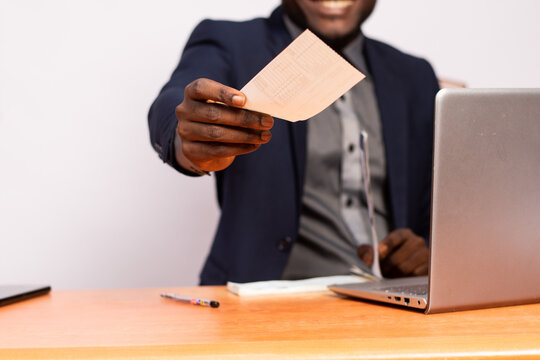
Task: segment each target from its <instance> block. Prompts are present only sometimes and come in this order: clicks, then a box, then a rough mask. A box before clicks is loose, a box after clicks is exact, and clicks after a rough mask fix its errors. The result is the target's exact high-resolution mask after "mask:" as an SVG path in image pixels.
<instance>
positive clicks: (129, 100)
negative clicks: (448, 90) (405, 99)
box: [0, 0, 540, 289]
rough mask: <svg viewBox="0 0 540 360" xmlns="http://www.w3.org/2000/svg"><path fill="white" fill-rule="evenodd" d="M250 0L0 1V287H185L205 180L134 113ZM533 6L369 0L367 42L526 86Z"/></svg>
mask: <svg viewBox="0 0 540 360" xmlns="http://www.w3.org/2000/svg"><path fill="white" fill-rule="evenodd" d="M278 3H279V1H278V0H274V1H253V0H242V1H240V0H232V1H220V0H207V1H189V2H188V1H182V0H174V1H173V0H154V1H133V0H132V1H128V0H106V1H105V0H100V1H96V0H92V1H89V0H79V1H73V0H71V1H69V0H64V1H62V0H48V1H38V0H12V1H8V0H0V284H1V283H22V282H26V283H49V284H52V285H53V287H55V288H57V289H62V288H109V287H119V288H121V287H149V286H186V285H195V284H196V283H197V281H198V272H199V270H200V268H201V265H202V262H203V260H204V257H205V256H206V252H207V251H208V248H209V246H210V242H211V238H212V236H213V232H214V228H215V225H216V222H217V216H218V209H217V205H216V201H215V192H214V188H213V179H211V178H209V177H205V178H200V179H192V178H187V177H184V176H181V175H179V174H177V173H175V172H174V171H173V170H172V169H170V168H169V167H168V166H165V165H164V164H162V163H161V161H160V160H159V158H158V157H157V155H156V154H155V153H154V152H153V150H152V149H151V147H150V144H149V140H148V130H147V125H146V114H147V111H148V107H149V106H150V104H151V102H152V100H153V98H154V97H155V96H156V94H157V92H158V91H159V89H160V87H161V86H162V85H163V84H164V82H165V81H166V80H167V78H168V76H169V75H170V73H171V71H172V70H173V68H174V67H175V65H176V63H177V61H178V58H179V54H180V51H181V48H182V47H183V45H184V43H185V41H186V39H187V36H188V35H189V33H190V32H191V30H192V28H193V27H194V26H195V24H196V23H197V22H198V21H200V19H202V18H203V17H212V18H227V19H248V18H251V17H254V16H265V15H267V14H269V13H270V11H271V9H272V8H274V6H275V5H277V4H278ZM539 13H540V2H538V1H536V0H515V1H512V2H508V1H504V2H503V1H493V0H454V1H441V0H439V1H436V0H408V1H403V0H379V3H378V6H377V8H376V10H375V13H374V14H373V16H372V18H371V19H370V20H369V21H368V22H367V23H366V26H365V32H366V34H367V35H369V36H372V37H375V38H378V39H382V40H385V41H388V42H389V43H391V44H393V45H396V46H398V47H399V48H401V49H403V50H405V51H409V52H411V53H413V54H417V55H421V56H424V57H426V58H428V59H429V60H430V61H431V62H432V64H433V65H434V67H435V69H436V71H437V72H438V74H439V75H441V76H444V77H448V78H451V79H456V80H461V81H464V82H466V83H467V84H468V85H469V86H471V87H538V86H539V85H540V72H539V71H538V64H540V61H539V60H540V48H539V46H538V39H539V38H540V22H538V14H539Z"/></svg>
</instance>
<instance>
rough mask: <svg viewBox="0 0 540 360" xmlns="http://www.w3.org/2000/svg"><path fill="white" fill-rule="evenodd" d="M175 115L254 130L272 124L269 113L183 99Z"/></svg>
mask: <svg viewBox="0 0 540 360" xmlns="http://www.w3.org/2000/svg"><path fill="white" fill-rule="evenodd" d="M176 117H177V118H178V119H185V120H189V121H196V122H202V123H207V124H220V125H228V126H235V127H242V128H250V129H256V130H270V129H271V128H272V126H274V119H273V118H272V117H271V116H270V115H267V114H262V113H258V112H255V111H250V110H242V109H237V108H232V107H227V106H223V105H220V104H208V103H206V102H199V101H187V102H186V101H184V102H183V103H182V104H180V105H179V106H177V108H176Z"/></svg>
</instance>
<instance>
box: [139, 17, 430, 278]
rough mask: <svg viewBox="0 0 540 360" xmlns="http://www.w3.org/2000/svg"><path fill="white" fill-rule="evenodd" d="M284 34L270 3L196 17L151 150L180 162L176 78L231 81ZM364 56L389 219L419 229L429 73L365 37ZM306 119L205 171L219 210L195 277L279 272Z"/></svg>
mask: <svg viewBox="0 0 540 360" xmlns="http://www.w3.org/2000/svg"><path fill="white" fill-rule="evenodd" d="M290 42H291V37H290V35H289V33H288V32H287V30H286V28H285V25H284V23H283V20H282V13H281V9H280V8H278V9H276V10H275V11H274V12H273V13H272V15H271V17H270V18H268V19H262V18H261V19H254V20H251V21H246V22H231V21H212V20H204V21H202V22H201V23H200V24H199V25H198V26H197V27H196V28H195V30H194V31H193V33H192V35H191V37H190V39H189V40H188V42H187V45H186V47H185V49H184V52H183V55H182V58H181V60H180V63H179V65H178V67H177V68H176V70H175V71H174V73H173V74H172V76H171V79H170V80H169V82H168V83H167V84H166V85H165V86H164V87H163V89H162V90H161V92H160V94H159V96H158V97H157V99H156V100H155V101H154V103H153V105H152V107H151V109H150V112H149V116H148V121H149V127H150V138H151V142H152V146H153V147H154V149H155V150H156V151H157V152H158V154H159V155H160V157H161V159H162V160H163V161H165V162H167V163H169V164H170V165H171V166H173V167H174V168H176V169H177V170H179V171H182V169H180V168H179V167H178V165H177V164H176V161H175V157H174V144H173V141H174V135H175V129H176V125H177V120H176V117H175V114H174V110H175V107H176V106H177V105H178V104H180V103H181V102H182V100H183V95H184V88H185V86H186V85H188V84H189V83H190V82H191V81H193V80H195V79H197V78H201V77H205V78H209V79H212V80H216V81H218V82H220V83H223V84H225V85H228V86H231V87H233V88H236V89H240V88H242V87H243V86H244V85H245V84H246V83H247V82H248V81H249V80H250V79H251V78H252V77H253V76H254V75H255V74H256V73H257V72H259V70H261V69H262V68H263V67H264V66H265V65H266V64H267V63H268V62H269V61H270V60H271V59H272V58H274V57H275V56H276V55H277V54H278V53H279V52H280V51H281V50H283V49H284V48H285V47H286V46H287V45H288V44H289V43H290ZM364 56H365V57H366V61H367V63H368V66H369V70H370V72H371V74H372V76H373V81H374V85H375V92H376V97H377V101H378V107H379V111H380V116H381V121H382V129H383V136H384V142H385V149H386V156H387V166H388V183H389V188H388V191H389V195H390V201H391V204H390V208H391V224H392V227H393V228H398V227H409V228H411V229H412V230H413V231H415V232H416V233H417V234H420V235H422V236H424V237H427V235H428V231H429V209H430V195H431V194H430V192H431V163H432V148H433V144H432V142H433V116H434V99H435V94H436V92H437V91H438V89H439V87H438V83H437V79H436V77H435V74H434V72H433V70H432V68H431V66H430V65H429V64H428V63H427V62H426V61H425V60H422V59H419V58H416V57H413V56H410V55H406V54H404V53H402V52H400V51H398V50H396V49H394V48H392V47H390V46H388V45H386V44H383V43H381V42H378V41H375V40H372V39H369V38H367V39H366V41H365V47H364ZM306 126H309V121H302V122H299V123H290V122H287V121H283V120H281V119H276V120H275V124H274V127H273V129H272V140H271V141H270V142H269V143H267V144H265V145H263V146H261V147H260V148H259V149H258V150H257V151H255V152H253V153H251V154H247V155H242V156H238V157H237V158H236V159H235V161H234V162H233V163H232V165H231V166H229V167H228V168H227V169H225V170H223V171H220V172H217V173H216V174H215V178H216V185H217V194H218V201H219V205H220V207H221V217H220V220H219V225H218V228H217V232H216V235H215V239H214V242H213V245H212V248H211V250H210V254H209V255H208V257H207V259H206V263H205V265H204V268H203V270H202V272H201V278H200V280H201V284H203V285H205V284H224V283H225V282H227V281H235V282H247V281H257V280H270V279H279V278H280V276H281V273H282V271H283V268H284V267H285V264H286V263H287V259H288V255H289V252H290V249H291V247H292V245H293V244H294V241H295V239H296V237H297V233H298V223H299V215H300V203H301V198H302V191H303V184H304V172H305V171H304V170H305V163H306ZM182 172H184V171H182ZM184 173H185V172H184Z"/></svg>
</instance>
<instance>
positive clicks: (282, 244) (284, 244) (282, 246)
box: [276, 236, 292, 252]
mask: <svg viewBox="0 0 540 360" xmlns="http://www.w3.org/2000/svg"><path fill="white" fill-rule="evenodd" d="M291 246H292V238H291V237H290V236H285V237H284V238H283V239H281V240H279V241H278V243H277V246H276V247H277V249H278V250H279V251H281V252H287V251H289V250H290V249H291Z"/></svg>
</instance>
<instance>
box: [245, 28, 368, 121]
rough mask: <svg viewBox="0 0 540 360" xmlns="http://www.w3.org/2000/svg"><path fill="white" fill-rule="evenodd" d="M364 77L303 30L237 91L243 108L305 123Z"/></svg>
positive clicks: (316, 38)
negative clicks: (243, 99)
mask: <svg viewBox="0 0 540 360" xmlns="http://www.w3.org/2000/svg"><path fill="white" fill-rule="evenodd" d="M364 77H365V75H364V74H362V73H361V72H360V71H358V70H357V69H356V68H355V67H354V66H352V65H351V64H349V62H347V61H346V60H345V59H343V58H342V57H341V56H340V55H339V54H338V53H336V52H335V51H334V50H332V49H331V48H330V47H329V46H328V45H326V44H325V43H324V42H323V41H322V40H320V39H319V38H318V37H317V36H315V35H314V34H313V33H312V32H311V31H309V30H306V31H304V32H303V33H302V34H301V35H300V36H298V37H297V38H296V39H295V40H294V41H293V42H292V43H291V44H290V45H289V46H287V47H286V48H285V49H284V50H283V51H282V52H281V53H280V54H279V55H278V56H276V57H275V58H274V59H273V60H272V61H270V63H268V65H266V66H265V67H264V68H263V69H262V70H261V71H260V72H259V73H258V74H257V75H255V77H254V78H253V79H251V80H250V81H249V82H248V83H247V84H246V86H244V87H243V88H242V89H241V90H240V91H242V92H243V93H244V94H245V95H246V98H247V102H246V104H245V105H244V106H243V108H244V109H248V110H253V111H258V112H262V113H265V114H269V115H272V116H274V117H278V118H281V119H284V120H289V121H299V120H306V119H309V118H310V117H313V116H315V115H317V114H318V113H320V112H321V111H323V110H324V109H326V108H327V107H328V106H329V105H330V104H332V103H333V102H334V101H336V100H337V99H338V98H339V97H340V96H341V95H343V94H344V93H346V92H347V91H348V90H349V89H350V88H352V87H353V86H354V85H356V84H357V83H358V82H359V81H361V80H362V79H364Z"/></svg>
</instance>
